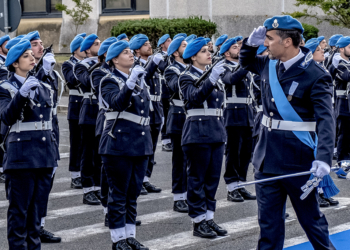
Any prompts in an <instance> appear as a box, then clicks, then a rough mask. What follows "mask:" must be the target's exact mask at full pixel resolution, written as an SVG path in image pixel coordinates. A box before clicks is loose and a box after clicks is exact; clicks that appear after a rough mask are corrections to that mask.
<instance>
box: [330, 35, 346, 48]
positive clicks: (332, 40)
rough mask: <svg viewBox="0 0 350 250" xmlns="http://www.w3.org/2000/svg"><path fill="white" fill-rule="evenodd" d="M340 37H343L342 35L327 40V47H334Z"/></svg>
mask: <svg viewBox="0 0 350 250" xmlns="http://www.w3.org/2000/svg"><path fill="white" fill-rule="evenodd" d="M341 37H343V35H340V34H336V35H333V36H331V38H329V46H335V45H336V43H337V42H338V40H339V39H340V38H341Z"/></svg>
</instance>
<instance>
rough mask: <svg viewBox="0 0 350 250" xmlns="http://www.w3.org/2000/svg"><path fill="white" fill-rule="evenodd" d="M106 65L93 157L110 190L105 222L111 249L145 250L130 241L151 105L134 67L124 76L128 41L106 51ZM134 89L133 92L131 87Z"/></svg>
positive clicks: (129, 59) (129, 58)
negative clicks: (97, 159) (98, 137)
mask: <svg viewBox="0 0 350 250" xmlns="http://www.w3.org/2000/svg"><path fill="white" fill-rule="evenodd" d="M136 48H137V46H136ZM137 50H138V49H137ZM106 61H107V62H108V63H109V66H110V69H111V71H112V73H111V74H108V75H106V76H105V77H103V78H102V80H101V83H100V98H101V102H102V104H103V108H105V109H106V123H105V127H104V130H103V133H102V135H101V142H100V147H99V153H100V154H101V156H102V161H103V165H104V169H105V171H106V174H107V180H108V184H109V187H110V189H109V194H108V221H109V229H110V234H111V239H112V242H113V246H112V249H113V250H131V249H139V250H148V248H147V247H145V246H144V245H142V244H141V243H140V242H138V241H137V240H136V239H135V237H136V227H135V224H136V214H137V209H136V208H137V198H138V196H139V195H140V191H141V187H142V181H143V178H144V176H145V172H146V169H147V165H148V158H149V156H150V155H152V154H153V150H152V147H153V145H152V138H151V131H150V129H151V128H150V125H149V122H150V118H149V112H150V105H151V100H150V96H149V93H148V90H147V86H146V84H145V82H144V80H143V77H144V75H145V73H146V71H145V70H144V68H142V67H141V66H140V65H136V66H135V67H134V68H133V69H132V71H131V73H130V75H129V72H130V68H131V66H132V65H133V63H134V60H133V54H132V53H131V51H130V49H129V44H128V42H126V41H123V40H122V41H118V42H116V43H113V44H112V45H111V46H110V47H109V49H108V51H107V57H106ZM112 69H113V70H112ZM136 84H137V85H138V87H139V88H135V87H136ZM139 89H141V91H139ZM130 142H132V143H130ZM128 143H129V145H128V146H126V144H128Z"/></svg>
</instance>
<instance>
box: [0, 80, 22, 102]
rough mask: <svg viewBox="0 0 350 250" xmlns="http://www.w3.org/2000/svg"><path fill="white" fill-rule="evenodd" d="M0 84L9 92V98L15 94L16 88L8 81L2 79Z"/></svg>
mask: <svg viewBox="0 0 350 250" xmlns="http://www.w3.org/2000/svg"><path fill="white" fill-rule="evenodd" d="M0 86H1V87H2V88H4V89H6V90H7V91H8V92H10V95H11V98H13V97H14V96H15V94H16V93H17V92H18V89H17V88H16V87H15V86H13V85H12V84H11V83H9V81H7V80H3V81H1V82H0Z"/></svg>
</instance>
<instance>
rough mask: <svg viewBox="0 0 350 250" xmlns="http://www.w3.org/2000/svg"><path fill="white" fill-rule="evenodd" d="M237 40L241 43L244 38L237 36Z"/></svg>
mask: <svg viewBox="0 0 350 250" xmlns="http://www.w3.org/2000/svg"><path fill="white" fill-rule="evenodd" d="M235 39H236V41H237V42H239V41H241V40H243V36H235Z"/></svg>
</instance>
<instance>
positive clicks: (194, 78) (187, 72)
mask: <svg viewBox="0 0 350 250" xmlns="http://www.w3.org/2000/svg"><path fill="white" fill-rule="evenodd" d="M184 74H186V75H188V76H190V77H191V78H192V79H193V80H197V79H199V77H197V76H196V75H194V74H192V73H191V72H190V71H186V72H184Z"/></svg>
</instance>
